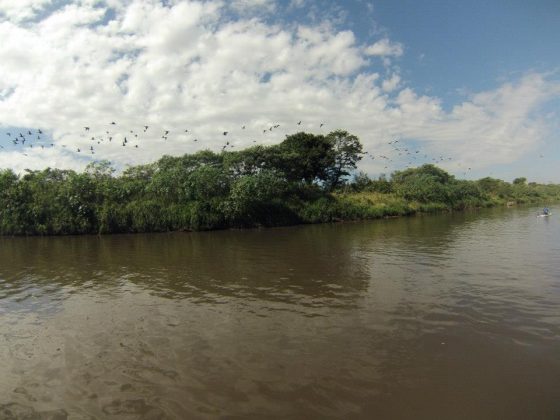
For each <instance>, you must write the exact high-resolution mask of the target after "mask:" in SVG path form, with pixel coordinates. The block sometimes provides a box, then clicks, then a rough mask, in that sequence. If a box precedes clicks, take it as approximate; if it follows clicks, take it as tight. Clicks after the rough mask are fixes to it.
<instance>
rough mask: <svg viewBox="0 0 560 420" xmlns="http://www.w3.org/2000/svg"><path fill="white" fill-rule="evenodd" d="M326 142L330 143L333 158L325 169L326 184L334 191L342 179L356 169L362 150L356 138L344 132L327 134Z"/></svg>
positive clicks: (337, 131) (338, 131)
mask: <svg viewBox="0 0 560 420" xmlns="http://www.w3.org/2000/svg"><path fill="white" fill-rule="evenodd" d="M327 140H328V141H329V142H330V143H331V148H332V153H333V157H334V162H333V163H332V165H331V166H330V167H329V168H328V169H327V184H328V188H329V189H330V190H334V189H335V188H336V187H338V186H339V185H340V184H341V182H342V180H343V178H344V177H347V176H349V175H350V172H349V171H350V170H352V169H356V164H357V163H358V162H359V161H360V160H361V159H362V154H363V148H362V144H361V143H360V140H359V139H358V137H356V136H354V135H352V134H349V133H348V131H344V130H336V131H333V132H332V133H329V134H328V135H327Z"/></svg>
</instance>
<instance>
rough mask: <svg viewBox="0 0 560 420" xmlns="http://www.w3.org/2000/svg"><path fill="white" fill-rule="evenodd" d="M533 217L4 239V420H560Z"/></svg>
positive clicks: (558, 266)
mask: <svg viewBox="0 0 560 420" xmlns="http://www.w3.org/2000/svg"><path fill="white" fill-rule="evenodd" d="M537 211H538V209H536V208H525V207H519V208H511V209H493V210H482V211H476V212H465V213H454V214H445V215H433V216H416V217H410V218H401V219H390V220H379V221H371V222H359V223H343V224H332V225H329V224H326V225H314V226H297V227H287V228H274V229H263V230H245V231H217V232H198V233H172V234H151V235H114V236H101V237H96V236H81V237H45V238H40V237H34V238H0V362H1V363H0V418H18V416H19V418H26V419H27V418H38V419H39V418H40V419H46V418H50V419H64V418H69V419H105V418H119V419H120V418H123V419H162V418H169V419H175V418H176V419H187V418H232V419H234V418H255V419H263V418H329V417H330V418H380V419H409V418H415V419H434V418H440V419H443V418H453V419H475V418H476V419H558V418H560V222H559V219H560V208H558V207H556V208H552V212H553V213H554V214H553V216H552V217H550V218H537V217H536V212H537ZM557 215H558V216H557ZM10 416H12V417H10ZM25 416H28V417H25Z"/></svg>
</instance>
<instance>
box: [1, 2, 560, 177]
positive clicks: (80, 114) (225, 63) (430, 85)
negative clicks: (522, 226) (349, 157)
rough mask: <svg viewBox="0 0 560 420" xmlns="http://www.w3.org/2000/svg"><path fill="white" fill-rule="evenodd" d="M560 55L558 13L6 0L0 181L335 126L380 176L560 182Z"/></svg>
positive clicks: (502, 8) (421, 6)
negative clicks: (415, 173)
mask: <svg viewBox="0 0 560 420" xmlns="http://www.w3.org/2000/svg"><path fill="white" fill-rule="evenodd" d="M559 53H560V2H558V1H557V0H535V1H534V2H526V1H522V0H494V1H491V2H488V1H486V0H471V1H468V2H441V1H437V0H425V1H422V2H419V1H416V0H392V1H386V0H379V1H368V0H344V1H335V0H228V1H226V0H223V1H221V0H207V1H191V0H75V1H63V0H18V1H13V0H0V168H13V169H15V170H17V171H22V170H23V169H25V168H30V169H40V168H45V167H47V166H50V167H57V168H65V169H81V168H83V167H84V166H85V165H86V164H87V163H88V162H90V161H91V160H97V159H108V160H110V161H111V162H113V164H114V165H115V166H116V167H117V168H124V167H126V165H130V164H137V163H147V162H152V161H154V160H157V159H158V158H159V157H161V156H162V155H163V154H171V155H182V154H184V153H189V152H194V151H197V150H201V149H205V148H209V149H211V150H215V151H219V150H221V149H222V148H223V147H224V146H225V145H226V142H229V145H228V148H229V149H230V150H238V149H241V148H243V147H246V146H250V145H254V144H274V143H277V142H280V141H281V140H282V139H283V138H285V136H286V135H287V134H291V133H294V132H297V131H309V132H314V133H325V134H326V133H328V132H329V131H331V130H334V129H338V128H342V129H346V130H348V131H350V132H352V133H354V134H356V135H358V136H359V137H360V139H361V140H362V142H363V143H364V145H365V147H366V149H367V150H368V151H369V152H370V153H371V154H372V155H374V156H376V157H375V159H371V158H370V157H367V158H365V159H364V160H363V161H362V163H361V169H362V170H364V171H366V172H368V173H369V174H371V175H377V174H379V173H389V172H391V171H392V170H395V169H402V168H403V167H406V166H407V165H409V161H411V162H412V165H416V164H419V163H423V162H432V161H433V159H438V160H439V159H441V157H443V158H444V159H445V162H444V163H441V166H443V167H444V168H445V169H447V170H449V171H451V172H453V173H455V174H456V175H457V176H459V177H467V178H478V177H482V176H487V175H491V176H496V177H501V178H503V179H507V180H511V178H513V177H514V176H527V177H528V178H529V179H531V180H536V181H543V182H548V181H554V182H560V171H559V170H558V168H559V167H560V54H559ZM113 122H114V123H115V124H113ZM300 122H301V123H300ZM298 123H300V124H299V125H298ZM145 126H148V128H147V129H146V128H145ZM85 127H88V129H87V130H86V129H85ZM271 127H273V128H272V129H271ZM274 127H275V128H274ZM38 130H41V133H39V131H38ZM225 131H227V132H228V135H227V136H224V135H223V132H225ZM166 132H168V133H167V134H165V133H166ZM8 133H9V135H8ZM20 133H21V134H20ZM29 133H31V134H29ZM125 137H126V143H124V139H125ZM24 138H25V143H24V142H23V139H24ZM395 139H397V140H398V141H399V143H398V144H400V145H402V146H400V149H401V150H400V151H396V150H394V149H393V148H392V144H391V145H390V144H388V142H389V141H393V140H395ZM15 140H17V141H15ZM123 144H124V146H123ZM405 148H406V149H408V150H409V151H414V152H416V151H418V152H419V153H417V154H416V153H414V154H415V157H416V158H417V159H414V160H413V161H412V159H411V158H410V157H409V156H407V155H406V153H403V154H402V155H399V154H398V153H399V152H401V153H402V149H405ZM92 152H93V153H92ZM380 155H384V156H387V157H388V158H390V159H391V161H389V160H388V159H383V158H379V156H380ZM468 168H471V170H468Z"/></svg>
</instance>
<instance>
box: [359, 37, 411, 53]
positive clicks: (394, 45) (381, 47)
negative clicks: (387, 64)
mask: <svg viewBox="0 0 560 420" xmlns="http://www.w3.org/2000/svg"><path fill="white" fill-rule="evenodd" d="M365 53H366V54H367V55H370V56H378V57H385V56H394V57H400V56H401V55H402V54H403V46H402V44H400V43H398V42H391V41H390V40H389V39H387V38H383V39H381V40H379V41H377V42H376V43H374V44H372V45H370V46H369V47H367V48H366V49H365Z"/></svg>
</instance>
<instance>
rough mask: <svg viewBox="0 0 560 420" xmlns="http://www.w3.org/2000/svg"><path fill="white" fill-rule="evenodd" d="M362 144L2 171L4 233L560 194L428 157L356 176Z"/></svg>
mask: <svg viewBox="0 0 560 420" xmlns="http://www.w3.org/2000/svg"><path fill="white" fill-rule="evenodd" d="M362 155H363V153H362V146H361V144H360V142H359V141H358V139H357V138H356V137H355V136H352V135H351V134H349V133H347V132H344V131H335V132H333V133H330V134H329V135H327V136H322V135H313V134H308V133H297V134H294V135H292V136H289V137H287V138H286V140H284V141H283V142H282V143H280V144H278V145H275V146H268V147H263V146H256V147H252V148H249V149H245V150H241V151H237V152H229V151H223V152H221V153H214V152H211V151H202V152H199V153H196V154H190V155H189V154H187V155H184V156H181V157H170V156H164V157H162V158H161V159H160V160H158V161H157V162H154V163H152V164H149V165H139V166H134V167H130V168H128V169H127V170H125V171H124V172H122V173H121V174H119V175H115V171H114V169H113V168H112V167H111V166H110V164H109V163H108V162H97V163H93V164H91V165H89V166H88V167H87V169H86V170H85V171H84V172H75V171H69V170H60V169H50V168H49V169H45V170H43V171H27V172H26V173H25V174H23V175H21V176H20V175H16V174H15V173H13V172H12V171H10V170H3V171H0V234H2V235H67V234H86V233H87V234H92V233H93V234H97V233H132V232H165V231H180V230H209V229H225V228H232V227H236V228H237V227H255V226H279V225H289V224H298V223H321V222H332V221H342V220H360V219H375V218H382V217H392V216H404V215H410V214H414V213H417V212H438V211H452V210H462V209H467V208H477V207H490V206H499V205H506V204H507V203H544V204H547V203H551V202H556V201H558V200H560V186H559V185H539V184H535V183H528V182H527V181H526V180H525V179H524V178H518V179H516V180H514V182H512V183H508V182H505V181H501V180H498V179H493V178H483V179H480V180H477V181H466V180H458V179H456V178H455V177H453V176H452V175H450V174H448V173H447V172H445V171H444V170H442V169H440V168H438V167H436V166H433V165H423V166H420V167H418V168H410V169H407V170H404V171H397V172H393V173H392V174H391V176H390V177H389V178H385V177H381V178H377V179H370V178H369V177H368V176H366V175H365V174H358V175H356V176H354V177H351V176H350V174H351V173H352V172H353V170H355V168H356V164H357V162H358V161H359V160H360V158H361V156H362Z"/></svg>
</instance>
